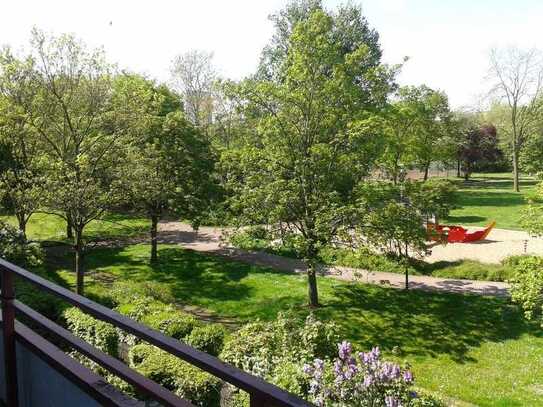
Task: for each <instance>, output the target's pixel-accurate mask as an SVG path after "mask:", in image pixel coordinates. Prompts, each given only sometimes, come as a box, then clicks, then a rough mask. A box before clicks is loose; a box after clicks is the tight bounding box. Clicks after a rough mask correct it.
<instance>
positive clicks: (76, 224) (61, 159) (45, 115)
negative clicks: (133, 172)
mask: <svg viewBox="0 0 543 407" xmlns="http://www.w3.org/2000/svg"><path fill="white" fill-rule="evenodd" d="M24 61H27V63H26V64H19V67H18V68H17V67H16V66H15V65H12V66H11V67H12V68H14V69H15V68H17V69H18V72H19V73H18V75H19V76H20V77H25V78H28V79H27V80H26V82H25V84H24V94H23V95H22V96H21V97H20V98H19V100H18V101H17V103H18V108H20V109H21V111H22V112H23V113H24V115H25V117H26V119H27V120H28V123H29V125H30V126H31V128H32V130H33V131H34V132H35V133H36V135H37V138H38V142H39V146H40V147H39V148H40V150H41V151H42V152H43V158H42V160H41V162H42V164H43V169H42V170H43V177H44V182H43V190H44V193H43V197H42V198H43V200H44V206H46V207H47V208H49V210H51V211H54V213H55V214H57V215H58V216H61V217H63V218H64V219H66V220H67V221H68V220H69V221H71V224H72V226H73V230H74V245H73V247H74V251H75V272H76V275H77V292H78V293H80V294H82V293H83V279H84V268H83V253H84V248H85V242H84V230H85V227H86V225H88V224H89V223H90V222H91V221H92V220H94V219H97V218H99V217H101V216H102V215H103V214H104V213H105V212H106V211H107V210H108V209H109V208H111V207H112V206H114V205H115V204H116V203H118V202H119V200H120V196H121V195H120V182H119V179H118V175H119V174H118V173H116V172H115V171H114V168H115V166H116V165H117V164H118V163H119V162H120V160H121V159H122V151H123V148H124V146H125V143H124V142H123V140H121V139H120V138H118V137H116V135H115V134H113V133H112V132H109V131H108V122H110V121H111V117H110V113H111V112H110V96H111V95H110V93H111V73H112V67H111V66H110V65H109V64H107V62H106V61H105V58H104V54H103V51H101V50H88V49H87V48H86V47H85V45H84V44H82V43H81V42H79V41H77V40H76V39H75V38H74V37H72V36H69V35H62V36H59V37H55V36H51V37H47V36H46V35H45V34H43V33H42V32H40V31H38V30H33V32H32V40H31V53H30V55H29V56H28V57H27V58H25V59H24Z"/></svg>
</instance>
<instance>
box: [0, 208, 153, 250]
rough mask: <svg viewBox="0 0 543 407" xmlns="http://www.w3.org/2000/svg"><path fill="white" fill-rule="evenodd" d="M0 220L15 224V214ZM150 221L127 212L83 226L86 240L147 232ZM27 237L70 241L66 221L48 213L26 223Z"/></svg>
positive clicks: (1, 217) (114, 237) (125, 236)
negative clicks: (67, 235) (67, 236)
mask: <svg viewBox="0 0 543 407" xmlns="http://www.w3.org/2000/svg"><path fill="white" fill-rule="evenodd" d="M0 220H4V221H7V222H8V223H10V224H12V225H13V226H17V220H16V218H15V216H11V215H3V216H0ZM149 229H150V222H149V221H148V220H147V219H145V218H142V217H137V216H133V215H129V214H126V215H125V214H114V213H112V214H108V215H106V216H105V217H104V218H103V219H97V220H94V221H92V222H90V223H89V224H88V226H87V227H86V228H85V238H86V239H87V240H90V241H93V240H108V239H119V238H121V239H122V238H125V239H126V238H130V237H137V236H141V235H142V234H145V233H148V231H149ZM27 237H28V239H30V240H37V241H50V242H62V243H72V241H71V239H67V238H66V221H65V220H64V219H63V218H61V217H60V216H57V215H54V214H49V213H35V214H33V215H32V216H31V217H30V220H29V221H28V224H27Z"/></svg>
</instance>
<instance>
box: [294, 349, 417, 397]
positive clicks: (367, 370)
mask: <svg viewBox="0 0 543 407" xmlns="http://www.w3.org/2000/svg"><path fill="white" fill-rule="evenodd" d="M304 373H305V374H306V375H307V377H308V379H309V380H310V388H309V398H310V400H311V401H312V402H314V403H315V404H316V405H317V406H346V405H348V406H387V407H398V406H401V405H410V404H412V400H414V399H415V398H416V395H415V394H414V393H413V392H412V390H411V386H412V384H413V375H412V374H411V372H410V371H409V370H406V369H402V368H401V367H400V366H399V365H397V364H395V363H391V362H385V361H382V360H381V357H380V352H379V348H373V349H372V351H371V352H368V353H364V352H359V353H353V349H352V346H351V344H350V343H349V342H346V341H344V342H342V343H341V344H339V345H338V356H337V357H336V358H335V359H334V361H333V363H332V362H331V361H324V360H322V359H315V360H314V361H313V363H311V364H306V365H304Z"/></svg>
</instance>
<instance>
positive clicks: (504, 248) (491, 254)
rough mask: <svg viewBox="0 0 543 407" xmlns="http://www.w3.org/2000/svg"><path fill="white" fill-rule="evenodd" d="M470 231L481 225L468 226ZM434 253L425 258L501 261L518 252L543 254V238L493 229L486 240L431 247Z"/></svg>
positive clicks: (431, 259)
mask: <svg viewBox="0 0 543 407" xmlns="http://www.w3.org/2000/svg"><path fill="white" fill-rule="evenodd" d="M466 228H467V229H468V230H469V231H470V232H471V231H475V230H481V229H483V228H480V227H475V226H472V227H466ZM431 250H432V254H431V255H430V256H427V257H426V258H425V260H426V261H428V262H430V263H434V262H437V261H442V260H446V261H455V260H464V259H468V260H478V261H480V262H482V263H500V262H501V261H502V260H503V259H505V258H506V257H508V256H511V255H517V254H537V255H543V238H535V237H531V236H530V235H528V233H526V232H521V231H516V230H506V229H492V231H491V232H490V234H489V235H488V237H487V238H486V239H485V240H482V241H479V242H474V243H449V244H447V245H437V246H434V247H432V248H431Z"/></svg>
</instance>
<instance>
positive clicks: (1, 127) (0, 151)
mask: <svg viewBox="0 0 543 407" xmlns="http://www.w3.org/2000/svg"><path fill="white" fill-rule="evenodd" d="M1 63H2V65H3V66H6V64H7V61H6V60H4V59H2V62H1ZM6 74H7V73H6ZM6 76H9V74H7V75H5V76H3V77H2V79H0V83H2V84H5V83H6V82H5V81H10V80H12V79H13V78H9V77H6ZM1 88H3V89H9V86H2V85H0V89H1ZM12 89H13V88H12ZM11 97H15V99H16V98H17V95H16V94H12V93H11V94H8V95H4V97H2V99H0V200H2V201H3V202H4V204H5V206H7V208H8V209H9V210H11V211H13V213H14V214H15V217H16V218H17V222H18V227H19V230H20V231H21V233H22V235H23V237H24V238H25V239H26V225H27V223H28V220H29V219H30V217H31V216H32V215H33V214H34V213H35V212H36V211H37V210H38V209H39V208H40V206H41V203H42V198H41V197H42V194H43V191H42V188H41V184H42V183H41V176H40V165H39V149H38V145H37V140H36V135H35V133H34V132H33V131H32V129H31V127H30V126H29V125H28V122H27V118H26V117H25V115H24V114H22V113H21V112H20V110H19V109H18V108H17V106H16V105H15V104H14V103H12V101H10V98H11Z"/></svg>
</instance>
